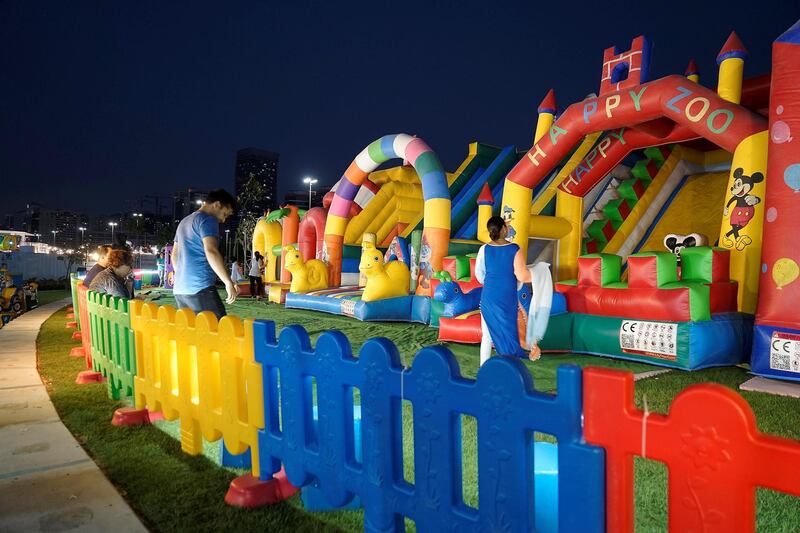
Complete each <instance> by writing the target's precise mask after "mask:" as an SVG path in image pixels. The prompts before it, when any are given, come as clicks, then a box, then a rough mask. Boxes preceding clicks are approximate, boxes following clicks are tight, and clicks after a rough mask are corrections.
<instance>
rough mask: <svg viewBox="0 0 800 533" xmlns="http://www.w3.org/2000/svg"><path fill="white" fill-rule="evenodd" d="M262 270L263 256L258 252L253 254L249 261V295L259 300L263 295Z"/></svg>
mask: <svg viewBox="0 0 800 533" xmlns="http://www.w3.org/2000/svg"><path fill="white" fill-rule="evenodd" d="M263 272H264V257H263V256H262V255H261V253H260V252H258V251H256V252H255V253H254V254H253V261H252V262H251V263H250V297H251V298H253V297H255V299H256V300H260V299H261V297H262V296H264V280H263V279H262V277H261V275H262V273H263Z"/></svg>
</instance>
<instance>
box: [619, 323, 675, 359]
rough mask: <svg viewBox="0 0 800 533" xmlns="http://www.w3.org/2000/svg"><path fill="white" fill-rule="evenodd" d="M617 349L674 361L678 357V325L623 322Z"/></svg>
mask: <svg viewBox="0 0 800 533" xmlns="http://www.w3.org/2000/svg"><path fill="white" fill-rule="evenodd" d="M619 347H620V349H622V351H623V352H625V353H630V354H636V355H648V356H650V357H658V358H659V359H669V360H672V361H674V360H675V359H677V357H678V324H673V323H670V322H644V321H641V320H623V321H622V325H621V326H620V327H619Z"/></svg>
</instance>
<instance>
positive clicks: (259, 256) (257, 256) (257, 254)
mask: <svg viewBox="0 0 800 533" xmlns="http://www.w3.org/2000/svg"><path fill="white" fill-rule="evenodd" d="M255 256H256V259H263V258H264V256H263V255H261V252H259V251H256V253H255Z"/></svg>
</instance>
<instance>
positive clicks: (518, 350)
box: [475, 216, 541, 365]
mask: <svg viewBox="0 0 800 533" xmlns="http://www.w3.org/2000/svg"><path fill="white" fill-rule="evenodd" d="M486 227H487V228H488V230H489V237H490V238H491V239H492V242H490V243H488V244H484V245H483V246H481V248H480V250H479V251H478V257H477V260H476V261H475V277H476V278H477V279H478V281H479V282H481V283H482V284H483V291H481V333H482V335H481V365H483V363H485V362H486V361H488V360H489V357H491V355H492V344H494V347H495V350H496V351H497V353H498V354H500V355H511V356H515V357H525V356H526V354H525V351H524V350H523V349H522V346H520V343H519V333H518V329H517V282H518V281H519V282H521V283H527V282H530V281H531V274H530V271H528V269H527V268H526V266H525V258H524V257H523V256H522V252H521V251H520V249H519V246H517V245H516V244H513V243H509V242H507V241H506V240H505V239H506V236H507V235H508V226H507V225H506V222H505V220H503V219H502V218H501V217H496V216H495V217H492V218H490V219H489V222H487V224H486ZM540 355H541V350H540V349H539V347H538V346H537V345H536V344H534V345H533V346H532V347H531V353H530V355H529V356H528V357H529V358H530V359H531V360H532V361H535V360H536V359H538V358H539V356H540Z"/></svg>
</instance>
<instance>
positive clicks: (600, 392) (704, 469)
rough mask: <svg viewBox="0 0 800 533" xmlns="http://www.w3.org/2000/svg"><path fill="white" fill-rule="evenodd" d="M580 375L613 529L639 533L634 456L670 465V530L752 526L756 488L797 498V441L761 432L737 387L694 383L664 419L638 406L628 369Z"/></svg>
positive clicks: (799, 484) (588, 426)
mask: <svg viewBox="0 0 800 533" xmlns="http://www.w3.org/2000/svg"><path fill="white" fill-rule="evenodd" d="M583 375H584V381H583V384H584V411H585V416H586V418H585V420H586V426H585V431H586V440H587V442H590V443H593V444H597V445H599V446H603V447H604V448H605V449H606V465H607V472H606V487H607V488H606V494H607V496H608V504H607V510H606V513H607V516H608V524H607V530H608V531H615V532H620V533H627V532H633V531H634V475H633V457H634V456H635V455H639V456H642V457H645V458H647V459H654V460H656V461H661V462H663V463H666V465H667V468H668V469H669V481H668V488H669V496H668V505H669V509H668V513H669V529H670V531H676V532H678V531H731V532H749V531H754V530H755V524H756V522H755V500H756V491H755V487H756V486H761V487H766V488H770V489H773V490H777V491H781V492H788V493H790V494H794V495H797V496H800V444H799V443H798V442H797V441H793V440H789V439H784V438H779V437H774V436H770V435H764V434H762V433H760V432H759V431H758V429H757V427H756V419H755V416H754V415H753V411H752V409H751V408H750V405H749V404H748V403H747V401H745V399H744V398H742V397H741V396H740V395H738V394H736V393H735V392H733V391H732V390H730V389H728V388H726V387H723V386H722V385H717V384H710V383H704V384H699V385H693V386H691V387H688V388H686V389H685V390H683V391H681V393H680V394H678V395H677V396H676V397H675V399H674V400H673V401H672V405H671V406H670V408H669V415H668V416H667V415H662V414H657V413H654V414H651V413H645V412H643V411H641V410H639V409H637V408H636V406H635V405H634V403H633V389H634V386H633V374H631V373H628V372H620V371H614V370H609V369H600V368H588V369H586V370H584V374H583Z"/></svg>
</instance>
